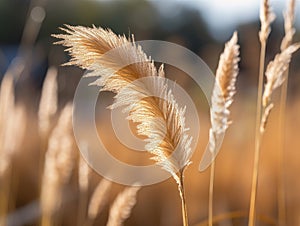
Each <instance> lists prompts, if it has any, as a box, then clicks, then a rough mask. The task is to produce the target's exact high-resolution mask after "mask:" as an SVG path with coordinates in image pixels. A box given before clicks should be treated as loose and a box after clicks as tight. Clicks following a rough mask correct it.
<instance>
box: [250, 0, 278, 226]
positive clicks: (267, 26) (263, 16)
mask: <svg viewBox="0 0 300 226" xmlns="http://www.w3.org/2000/svg"><path fill="white" fill-rule="evenodd" d="M274 20H275V14H274V13H273V12H272V10H271V7H270V3H269V0H262V2H261V7H260V22H261V29H260V31H259V40H260V44H261V47H260V59H259V75H258V89H257V103H256V122H255V147H254V163H253V172H252V185H251V195H250V196H251V197H250V207H249V222H248V226H253V225H254V224H255V205H256V192H257V182H258V166H259V155H260V146H261V144H260V142H261V133H260V125H261V119H262V95H263V83H264V71H265V57H266V46H267V40H268V37H269V34H270V32H271V23H272V22H273V21H274Z"/></svg>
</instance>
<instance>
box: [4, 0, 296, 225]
mask: <svg viewBox="0 0 300 226" xmlns="http://www.w3.org/2000/svg"><path fill="white" fill-rule="evenodd" d="M38 7H39V8H36V6H32V9H35V10H42V11H43V8H42V7H40V6H38ZM294 10H295V1H294V0H290V1H289V3H288V9H287V11H286V12H285V14H284V22H285V24H284V25H285V36H284V38H283V39H282V44H281V49H280V51H279V53H278V54H276V56H275V57H274V59H273V60H272V61H271V62H269V63H268V65H267V67H266V68H265V64H266V62H265V58H266V57H265V56H266V47H267V43H268V37H269V34H270V32H271V27H270V26H271V23H272V22H273V20H274V19H275V16H274V14H273V12H272V11H271V7H270V2H269V1H268V0H263V1H262V5H261V13H260V20H261V30H260V32H259V41H260V56H259V57H260V65H259V72H258V74H259V76H258V77H259V78H258V80H259V82H258V96H257V111H256V124H255V126H256V129H255V150H254V165H253V172H252V185H251V198H250V206H249V212H247V211H246V210H237V211H231V210H230V208H228V209H227V210H228V211H227V212H226V211H225V212H224V213H222V214H221V215H214V211H213V210H214V208H213V203H214V199H213V197H214V187H216V186H215V173H216V172H215V157H216V155H217V151H218V149H219V148H220V146H221V142H222V138H223V135H224V134H225V131H226V130H227V129H228V126H229V124H230V122H231V121H230V111H229V107H230V105H231V104H232V102H233V96H234V94H235V92H236V88H235V83H236V77H237V74H238V61H239V45H238V44H237V42H238V39H237V33H235V34H234V35H233V37H232V38H231V40H230V41H229V42H228V43H226V45H225V48H224V52H223V53H222V54H221V56H220V61H219V66H218V69H217V71H216V82H215V88H214V91H213V95H212V97H211V98H212V107H211V109H210V113H211V119H210V120H211V128H210V132H209V145H208V147H207V150H206V151H208V152H209V153H210V155H211V156H213V158H211V159H210V162H209V164H210V163H211V165H210V166H211V171H210V175H209V195H208V204H209V207H208V217H207V218H206V219H205V220H204V221H203V222H202V223H199V224H196V225H210V226H212V225H214V224H217V223H218V222H223V221H228V222H230V223H232V225H234V223H233V222H234V220H237V219H245V220H248V225H249V226H254V225H256V224H257V222H258V221H259V222H263V223H265V224H271V225H272V224H279V225H287V216H286V206H285V202H286V200H285V192H286V190H285V187H284V185H285V183H284V175H285V172H284V167H283V164H284V162H283V153H284V128H285V116H286V113H285V108H286V103H287V93H288V86H287V84H288V74H289V64H290V61H291V59H292V54H293V53H294V52H296V51H297V50H298V49H299V48H300V44H298V43H296V44H293V36H294V33H295V28H294V27H293V23H294V18H295V13H294ZM42 11H40V12H42ZM30 18H31V19H30V20H29V21H28V22H27V23H26V24H27V25H26V28H25V31H24V35H23V41H22V42H23V43H28V44H29V45H33V44H34V40H35V39H36V36H37V34H38V31H39V29H40V26H41V24H42V21H43V19H44V17H43V14H40V17H39V18H34V17H33V18H32V15H31V16H30ZM35 19H36V21H35ZM32 26H33V27H35V28H34V32H33V34H32V36H30V34H29V33H28V29H29V28H30V27H32ZM62 30H63V31H64V32H65V34H61V35H54V36H55V37H57V38H59V39H61V41H59V42H58V44H62V45H64V46H66V47H68V51H69V53H70V55H71V56H72V59H71V61H70V62H68V63H66V64H67V65H77V66H79V67H81V68H83V69H88V70H89V71H90V74H89V75H90V76H93V75H98V76H101V78H100V79H98V80H97V81H95V82H94V84H96V85H98V86H101V87H102V90H104V91H111V92H114V93H115V94H116V96H115V101H114V103H113V104H112V105H111V108H116V107H123V108H125V109H126V110H127V112H128V113H129V119H130V120H132V121H133V122H135V123H137V124H138V126H137V131H138V133H139V135H142V136H145V137H147V139H146V142H147V146H146V147H145V149H146V150H147V151H148V152H149V153H151V154H152V156H153V157H152V159H153V160H154V161H155V162H156V164H157V165H159V166H161V167H162V168H163V169H164V170H166V171H167V172H169V173H170V174H171V175H172V177H173V178H174V179H175V181H176V183H177V186H178V190H179V197H180V200H179V199H178V204H181V210H182V213H181V217H182V224H183V225H184V226H187V225H189V223H195V222H196V221H197V222H199V220H200V218H199V217H197V218H195V213H193V214H191V213H192V211H190V212H189V216H193V217H190V218H188V209H187V204H188V201H189V199H187V197H186V185H185V182H184V177H185V170H186V168H187V167H188V166H189V165H190V163H191V161H190V159H191V148H190V144H191V139H192V138H191V137H189V135H188V133H187V130H188V128H187V127H186V125H185V117H187V116H186V114H185V108H184V107H182V106H179V105H178V103H177V101H176V99H175V97H174V96H173V93H172V91H170V89H169V87H168V86H167V84H166V83H165V82H161V81H162V80H160V79H159V78H163V77H164V76H165V72H164V71H165V70H164V67H163V65H161V66H160V67H159V68H156V67H155V65H154V62H152V61H151V60H150V58H149V57H148V56H146V54H145V53H144V52H143V51H142V49H141V48H140V47H139V46H138V45H137V44H135V41H134V38H133V36H132V38H126V37H125V36H118V35H116V34H115V33H113V32H112V31H111V30H105V29H102V28H96V27H92V28H86V27H81V26H66V28H63V29H62ZM115 48H117V54H116V55H112V56H110V57H112V58H109V59H108V58H105V57H103V58H101V57H102V56H104V55H105V53H106V52H107V51H109V50H111V49H115ZM137 59H138V60H139V63H136V64H131V65H129V66H127V67H125V68H122V69H121V70H118V71H117V73H115V74H114V75H112V74H110V73H108V72H110V71H109V70H114V69H116V68H118V66H119V65H124V64H126V62H131V61H132V60H133V61H135V60H137ZM98 64H100V65H101V67H102V69H103V68H104V69H108V70H99V67H98V66H99V65H98ZM24 67H26V65H23V64H16V65H12V66H11V67H10V68H9V70H8V71H7V73H6V75H5V76H4V78H3V79H2V83H1V90H0V226H5V225H10V224H11V221H10V220H11V215H13V214H14V213H15V212H18V210H16V209H14V205H15V202H16V199H17V196H18V190H17V189H16V188H15V187H16V186H17V185H16V184H17V182H16V181H18V176H19V175H21V172H18V171H17V167H18V166H16V165H14V163H18V161H16V160H15V159H16V158H19V156H21V157H20V158H24V156H27V155H28V154H27V153H25V154H24V152H23V153H21V150H22V151H23V146H22V145H23V143H24V142H25V141H24V139H23V137H24V136H25V135H26V133H25V132H26V128H27V127H28V123H27V122H28V121H29V117H28V116H27V112H26V111H25V109H24V108H23V106H22V103H21V104H20V103H17V102H16V100H15V99H16V98H15V84H14V83H15V81H16V80H17V79H16V78H18V77H19V76H20V75H21V72H22V71H23V70H24ZM57 76H58V70H57V69H56V68H55V67H50V68H49V69H48V73H47V76H46V79H45V81H44V85H43V89H42V95H41V99H40V103H39V108H38V110H37V112H36V115H35V118H34V120H35V121H36V122H37V128H36V130H37V134H39V135H40V136H39V138H38V139H40V140H39V141H40V143H41V145H40V146H39V149H40V156H39V157H40V158H37V159H38V160H37V161H38V162H39V163H38V164H37V166H38V167H37V168H39V169H38V171H39V172H40V173H41V175H40V178H39V179H38V181H39V182H38V184H39V186H40V194H39V195H40V196H39V200H38V201H36V203H39V205H38V207H37V209H39V208H40V215H38V217H39V218H40V220H37V221H40V222H39V223H40V225H42V226H51V225H64V223H65V222H64V219H63V218H64V216H63V214H64V213H65V212H66V211H64V207H63V204H64V203H65V202H67V201H66V200H67V198H66V197H67V195H66V193H68V191H69V190H67V189H68V185H70V184H71V183H70V181H72V180H74V178H75V179H78V180H77V181H76V183H74V184H75V186H76V189H77V190H78V193H76V194H78V195H79V197H78V199H77V198H74V199H76V201H75V202H74V203H75V205H77V206H76V207H75V208H73V209H72V211H73V212H72V215H73V216H74V215H76V217H75V218H76V220H75V221H77V225H87V226H92V225H97V224H98V221H97V218H98V217H99V216H100V215H101V216H104V215H105V214H106V213H104V212H105V211H104V210H105V208H106V207H107V206H108V205H107V204H108V203H109V202H110V196H111V191H112V189H113V187H114V185H113V183H112V182H110V181H108V180H106V179H104V178H102V179H101V180H100V181H97V184H96V185H95V186H93V184H92V183H91V182H92V179H91V178H92V176H91V174H92V170H91V169H90V168H89V166H88V164H87V163H86V162H85V161H84V160H83V159H82V158H81V157H79V156H78V154H77V153H76V152H75V151H76V148H75V147H74V140H73V134H72V104H67V105H66V106H65V107H64V108H63V109H62V110H60V109H59V104H58V86H59V84H58V83H57ZM145 76H146V77H153V79H154V80H153V83H152V86H151V85H149V84H148V85H147V84H143V86H141V85H140V84H135V83H134V81H135V80H137V79H139V78H141V77H145ZM130 83H133V85H131V86H127V85H128V84H130ZM124 87H126V88H124ZM154 88H155V89H158V90H160V91H161V93H162V94H163V95H162V96H163V97H164V99H160V98H155V97H152V94H155V92H154V90H155V89H154ZM278 88H281V98H280V105H279V111H280V116H279V120H280V121H279V130H280V131H279V132H280V140H279V146H280V154H279V155H278V156H279V159H278V172H277V176H278V177H279V183H278V200H277V201H278V220H277V219H273V218H270V217H269V216H265V215H264V214H262V213H256V212H257V187H258V186H257V185H258V177H259V172H260V171H259V166H260V163H261V161H260V154H261V149H262V141H263V138H264V134H265V133H266V131H267V125H268V123H269V117H270V114H271V112H272V111H273V110H274V106H276V101H274V103H273V101H272V96H273V94H274V92H275V90H276V89H278ZM145 94H147V95H145ZM141 100H142V101H141ZM56 115H57V116H58V120H57V122H56V120H53V119H54V118H55V116H56ZM29 126H30V128H34V126H33V125H32V124H29ZM243 129H247V128H243ZM161 131H166V133H161ZM27 142H28V141H27ZM81 148H82V147H81ZM176 148H178V150H179V152H178V153H177V155H172V154H173V153H174V151H175V149H176ZM44 152H45V153H44ZM32 158H35V157H32ZM78 159H79V164H75V163H77V160H78ZM204 159H205V158H204ZM24 161H26V158H24ZM99 164H101V163H99ZM209 164H207V162H206V163H205V164H204V165H206V166H208V165H209ZM220 165H222V162H221V161H220ZM200 168H201V167H200ZM75 170H78V172H77V173H78V174H75V173H74V171H75ZM203 170H204V169H203ZM235 170H237V169H235ZM227 179H228V180H229V179H231V178H227ZM97 180H99V179H98V178H97ZM217 182H218V181H217ZM189 183H192V182H191V181H190V180H189ZM74 184H72V186H74ZM201 186H202V187H204V186H203V183H202V184H201ZM233 186H234V184H231V185H230V187H231V188H232V187H233ZM139 189H140V187H139V186H133V187H128V188H125V189H124V190H123V191H122V192H120V193H119V194H118V195H117V197H116V198H115V200H114V201H113V202H112V203H111V204H110V209H109V210H108V209H106V210H107V214H106V219H105V222H106V224H107V225H108V226H116V225H118V226H120V225H124V224H125V225H126V223H127V222H126V220H127V219H128V218H129V217H130V214H131V212H132V211H133V207H134V205H135V204H136V202H137V201H139V200H137V193H138V191H139ZM38 190H39V189H38ZM19 192H26V191H19ZM70 193H72V192H70ZM162 193H163V192H161V191H160V192H159V194H162ZM187 194H189V193H187ZM222 195H223V194H222ZM243 195H245V194H243ZM224 196H225V195H224ZM141 201H142V200H141ZM151 201H153V200H151ZM179 201H180V203H179ZM192 201H194V200H192ZM216 201H217V202H220V203H222V201H219V200H215V202H216ZM194 202H195V201H194ZM197 202H200V199H199V200H197ZM74 203H73V204H74ZM174 203H176V201H175V200H174ZM170 206H172V207H173V203H171V204H170ZM201 206H202V204H201ZM18 208H19V207H18ZM151 208H152V207H151ZM154 208H155V207H154ZM178 208H180V206H178ZM170 209H171V210H170V211H172V216H171V217H174V219H175V215H178V214H177V213H176V212H174V209H175V208H173V209H172V208H170ZM191 209H192V208H191ZM149 210H150V208H149ZM175 210H176V209H175ZM200 211H201V210H200V209H199V210H198V209H197V216H198V212H199V213H200ZM168 217H169V216H162V217H161V218H168ZM72 218H74V217H72ZM195 219H196V220H195ZM145 220H147V219H143V222H144V221H145ZM241 224H242V223H241Z"/></svg>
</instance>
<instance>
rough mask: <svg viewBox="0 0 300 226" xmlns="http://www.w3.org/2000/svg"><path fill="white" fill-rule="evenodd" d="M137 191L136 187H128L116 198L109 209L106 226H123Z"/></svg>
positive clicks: (134, 201) (133, 203)
mask: <svg viewBox="0 0 300 226" xmlns="http://www.w3.org/2000/svg"><path fill="white" fill-rule="evenodd" d="M139 190H140V187H137V186H136V187H129V188H126V189H125V190H124V191H123V192H122V193H121V194H119V195H118V196H117V198H116V199H115V201H114V203H113V204H112V206H111V208H110V211H109V217H108V222H107V224H106V225H107V226H122V225H123V222H124V221H125V220H126V219H127V218H128V217H129V215H130V213H131V210H132V208H133V207H134V205H135V203H136V195H137V192H138V191H139Z"/></svg>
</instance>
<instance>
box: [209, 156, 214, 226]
mask: <svg viewBox="0 0 300 226" xmlns="http://www.w3.org/2000/svg"><path fill="white" fill-rule="evenodd" d="M214 180H215V160H214V161H212V163H211V166H210V177H209V194H208V195H209V197H208V225H209V226H212V225H213V197H214Z"/></svg>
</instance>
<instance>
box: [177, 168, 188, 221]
mask: <svg viewBox="0 0 300 226" xmlns="http://www.w3.org/2000/svg"><path fill="white" fill-rule="evenodd" d="M179 179H180V185H179V193H180V198H181V209H182V221H183V226H188V225H189V223H188V216H187V208H186V200H185V192H184V181H183V179H184V175H183V171H181V172H180V178H179Z"/></svg>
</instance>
